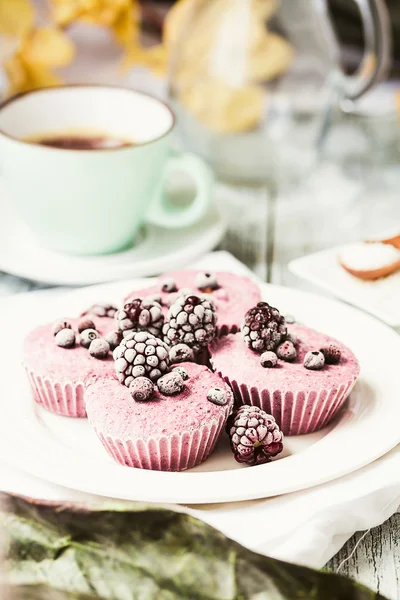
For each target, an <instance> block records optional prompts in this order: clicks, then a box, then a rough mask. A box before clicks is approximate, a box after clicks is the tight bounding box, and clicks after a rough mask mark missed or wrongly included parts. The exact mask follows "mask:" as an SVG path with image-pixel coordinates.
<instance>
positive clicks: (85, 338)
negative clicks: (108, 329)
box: [80, 329, 100, 348]
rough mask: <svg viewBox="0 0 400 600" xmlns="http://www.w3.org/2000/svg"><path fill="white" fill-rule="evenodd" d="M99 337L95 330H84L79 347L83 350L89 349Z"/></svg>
mask: <svg viewBox="0 0 400 600" xmlns="http://www.w3.org/2000/svg"><path fill="white" fill-rule="evenodd" d="M99 337H100V336H99V334H98V332H97V331H96V330H95V329H84V330H83V331H82V333H81V338H80V342H81V346H83V347H84V348H89V346H90V344H91V343H92V342H93V340H97V338H99Z"/></svg>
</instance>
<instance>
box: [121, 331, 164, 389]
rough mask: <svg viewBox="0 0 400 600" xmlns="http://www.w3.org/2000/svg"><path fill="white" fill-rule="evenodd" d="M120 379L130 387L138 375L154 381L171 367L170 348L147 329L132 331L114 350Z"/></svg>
mask: <svg viewBox="0 0 400 600" xmlns="http://www.w3.org/2000/svg"><path fill="white" fill-rule="evenodd" d="M113 358H114V360H115V370H116V373H117V377H118V380H119V381H120V382H121V383H123V384H124V385H126V386H127V387H129V385H130V384H131V382H132V381H133V380H134V379H135V378H136V377H149V378H150V379H151V380H152V381H153V382H154V383H156V382H157V380H158V379H159V378H160V377H161V376H162V375H164V374H165V373H166V372H167V371H168V368H169V364H170V361H169V356H168V348H167V346H166V344H164V342H163V341H162V340H160V339H159V338H156V337H154V335H152V334H151V333H149V332H147V331H136V332H131V333H130V334H129V335H127V337H126V338H124V339H123V340H122V342H121V343H120V344H119V346H117V347H116V348H115V350H114V352H113Z"/></svg>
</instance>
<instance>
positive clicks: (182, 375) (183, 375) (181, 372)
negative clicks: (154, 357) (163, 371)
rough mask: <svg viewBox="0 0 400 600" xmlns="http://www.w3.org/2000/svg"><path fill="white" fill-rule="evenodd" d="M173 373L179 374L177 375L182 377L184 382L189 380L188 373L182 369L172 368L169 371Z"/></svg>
mask: <svg viewBox="0 0 400 600" xmlns="http://www.w3.org/2000/svg"><path fill="white" fill-rule="evenodd" d="M173 371H176V372H177V373H179V375H180V376H181V377H182V379H183V381H186V380H187V379H189V375H188V372H187V371H186V369H184V368H183V367H174V368H173V369H171V373H172V372H173Z"/></svg>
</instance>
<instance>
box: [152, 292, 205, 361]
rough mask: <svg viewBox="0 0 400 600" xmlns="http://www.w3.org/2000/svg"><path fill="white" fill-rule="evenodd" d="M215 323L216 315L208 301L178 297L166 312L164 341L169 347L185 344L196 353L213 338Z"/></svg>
mask: <svg viewBox="0 0 400 600" xmlns="http://www.w3.org/2000/svg"><path fill="white" fill-rule="evenodd" d="M216 323H217V313H216V310H215V308H214V306H213V305H212V304H211V303H210V302H209V300H208V299H206V298H199V296H194V295H190V296H180V297H179V298H177V300H176V301H175V302H174V304H173V305H172V306H171V307H170V309H169V311H168V315H167V319H166V322H165V324H164V327H163V334H164V341H165V342H166V343H167V344H169V345H170V346H175V345H176V344H186V345H187V346H189V347H190V348H192V349H193V351H194V352H195V353H198V352H200V350H201V349H203V348H205V347H207V345H208V344H209V343H210V342H211V340H212V339H213V338H214V337H215V332H216Z"/></svg>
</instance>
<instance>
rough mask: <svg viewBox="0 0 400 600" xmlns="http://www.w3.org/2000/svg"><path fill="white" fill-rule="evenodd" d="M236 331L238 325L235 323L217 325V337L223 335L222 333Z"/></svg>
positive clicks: (238, 328) (238, 329)
mask: <svg viewBox="0 0 400 600" xmlns="http://www.w3.org/2000/svg"><path fill="white" fill-rule="evenodd" d="M238 331H240V327H238V326H237V325H219V326H218V327H217V337H223V336H224V335H229V334H230V333H237V332H238Z"/></svg>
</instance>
